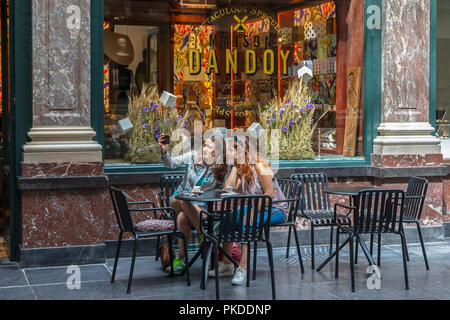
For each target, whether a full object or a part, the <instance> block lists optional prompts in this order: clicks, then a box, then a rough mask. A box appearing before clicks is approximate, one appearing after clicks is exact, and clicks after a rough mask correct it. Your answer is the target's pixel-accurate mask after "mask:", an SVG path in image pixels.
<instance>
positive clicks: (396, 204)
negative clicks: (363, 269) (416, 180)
mask: <svg viewBox="0 0 450 320" xmlns="http://www.w3.org/2000/svg"><path fill="white" fill-rule="evenodd" d="M404 204H405V192H404V191H403V190H396V189H377V190H373V189H372V190H370V189H367V190H361V191H360V192H359V193H358V196H357V198H356V203H355V206H353V207H352V206H345V205H342V204H339V203H336V204H335V206H334V212H335V214H336V216H337V207H342V208H346V209H350V210H353V211H354V215H353V217H354V218H353V225H350V226H349V225H342V224H340V223H339V221H338V220H337V221H338V222H337V225H338V228H337V232H336V248H337V250H336V251H337V252H336V264H335V277H336V278H337V277H338V272H339V250H341V249H342V248H343V247H344V246H345V245H346V244H347V243H349V251H350V253H349V256H350V273H351V285H352V291H353V292H354V291H355V267H354V261H353V259H354V256H353V255H354V250H353V248H354V247H353V240H354V238H356V241H357V243H359V245H360V246H361V248H362V250H363V252H364V254H365V255H366V257H367V259H368V260H369V263H370V265H373V266H374V265H375V261H374V259H373V257H372V255H371V254H370V252H369V249H368V248H367V246H366V244H365V242H364V240H363V239H362V237H361V235H362V234H378V235H380V234H382V233H394V234H398V235H399V236H400V238H401V242H402V254H403V271H404V276H405V287H406V290H408V289H409V284H408V267H407V262H406V260H407V258H406V239H405V234H404V231H403V227H402V222H403V214H404ZM341 233H344V234H348V238H347V240H346V241H345V242H344V243H343V244H342V245H341V246H339V236H340V234H341ZM378 253H380V251H378ZM378 259H379V257H378ZM379 276H380V275H379Z"/></svg>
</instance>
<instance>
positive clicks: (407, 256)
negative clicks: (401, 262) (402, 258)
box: [401, 224, 409, 262]
mask: <svg viewBox="0 0 450 320" xmlns="http://www.w3.org/2000/svg"><path fill="white" fill-rule="evenodd" d="M401 228H402V232H403V236H404V237H405V243H408V242H407V241H406V235H405V229H403V224H402V225H401ZM405 250H406V261H408V262H409V252H408V246H406V249H405Z"/></svg>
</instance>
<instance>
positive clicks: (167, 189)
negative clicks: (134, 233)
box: [155, 173, 184, 261]
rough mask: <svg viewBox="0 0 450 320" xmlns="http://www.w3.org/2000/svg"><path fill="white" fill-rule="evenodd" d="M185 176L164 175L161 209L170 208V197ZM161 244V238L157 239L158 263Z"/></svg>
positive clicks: (160, 200) (160, 184)
mask: <svg viewBox="0 0 450 320" xmlns="http://www.w3.org/2000/svg"><path fill="white" fill-rule="evenodd" d="M183 178H184V174H182V173H180V174H177V173H175V174H173V173H171V174H164V175H163V176H161V179H160V180H159V188H160V190H159V194H158V198H159V199H158V201H159V206H160V207H170V197H171V196H172V195H173V194H174V193H175V191H176V190H177V189H178V187H179V186H180V184H181V182H183ZM160 242H161V237H160V236H158V237H157V239H156V254H155V260H156V261H158V248H159V245H160Z"/></svg>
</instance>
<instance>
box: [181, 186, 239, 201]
mask: <svg viewBox="0 0 450 320" xmlns="http://www.w3.org/2000/svg"><path fill="white" fill-rule="evenodd" d="M219 190H220V189H217V190H216V189H215V190H209V191H205V192H203V193H202V194H199V195H195V194H192V193H181V194H178V195H176V196H175V199H178V200H184V201H197V202H204V203H208V202H217V201H222V199H223V198H224V197H226V196H233V195H236V193H221V192H219Z"/></svg>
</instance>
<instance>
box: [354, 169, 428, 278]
mask: <svg viewBox="0 0 450 320" xmlns="http://www.w3.org/2000/svg"><path fill="white" fill-rule="evenodd" d="M427 189H428V180H427V179H424V178H420V177H411V178H410V179H409V182H408V187H407V189H406V196H405V213H404V215H403V223H415V224H416V226H417V232H418V233H419V240H420V245H421V247H422V253H423V259H424V261H425V267H426V269H427V270H430V266H429V265H428V259H427V253H426V251H425V244H424V242H423V237H422V231H421V229H420V218H421V216H422V210H423V205H424V203H425V197H426V195H427ZM402 228H403V224H402ZM405 237H406V235H405ZM377 247H378V260H377V263H378V266H380V265H381V261H380V260H381V234H378V246H377ZM372 252H373V235H371V237H370V254H372ZM357 254H358V251H356V253H355V257H357ZM406 258H407V261H409V253H408V247H406ZM355 259H357V258H355Z"/></svg>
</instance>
